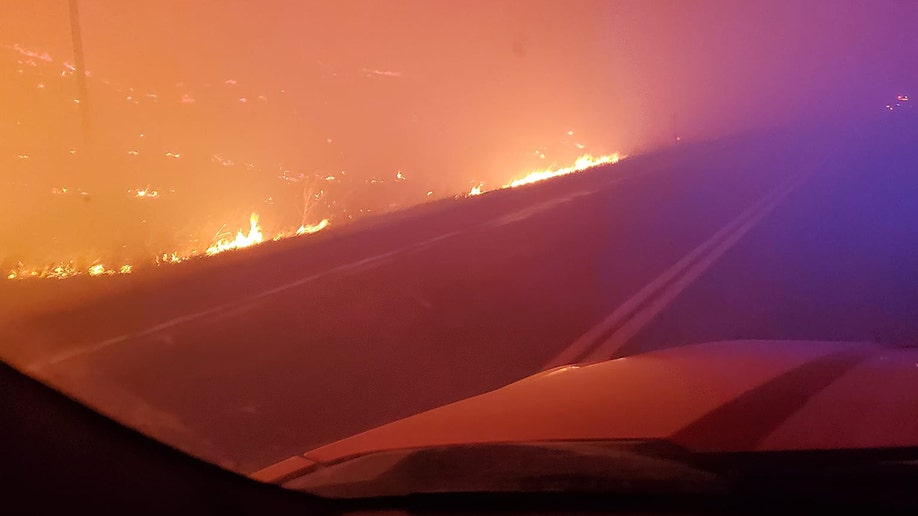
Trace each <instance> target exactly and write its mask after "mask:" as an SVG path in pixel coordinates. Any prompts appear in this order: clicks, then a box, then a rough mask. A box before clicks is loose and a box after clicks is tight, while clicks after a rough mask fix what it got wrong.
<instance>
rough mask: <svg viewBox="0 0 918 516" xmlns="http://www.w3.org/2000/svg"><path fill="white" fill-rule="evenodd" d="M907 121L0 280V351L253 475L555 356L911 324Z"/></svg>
mask: <svg viewBox="0 0 918 516" xmlns="http://www.w3.org/2000/svg"><path fill="white" fill-rule="evenodd" d="M916 134H918V131H916V129H915V127H914V124H913V123H911V121H902V120H895V121H888V120H887V121H874V122H873V123H871V124H867V125H864V124H849V125H843V126H832V127H831V129H830V128H827V127H822V128H816V127H811V128H795V129H793V130H781V131H777V130H776V131H771V132H760V133H756V134H750V135H746V136H742V137H733V138H728V139H724V140H720V141H715V142H707V143H696V144H685V145H682V144H680V145H679V146H675V147H672V148H669V149H665V150H661V151H657V152H654V153H648V154H645V155H640V156H632V157H629V158H628V159H626V160H624V161H622V162H620V163H618V164H616V165H612V166H606V167H600V168H597V169H593V170H591V171H588V172H584V173H581V174H576V175H572V176H567V177H564V178H559V179H556V180H553V181H549V182H545V183H542V184H539V185H535V186H532V187H527V188H520V189H513V190H501V191H497V192H491V193H487V194H485V195H482V196H479V197H474V198H467V199H459V200H452V199H450V200H445V201H442V202H436V203H430V204H427V205H424V206H420V207H417V208H415V209H411V210H407V211H405V212H399V213H395V214H390V215H385V216H381V217H378V218H376V219H372V220H367V221H364V222H361V223H355V224H353V225H351V226H346V227H340V228H334V229H332V230H329V231H325V232H322V233H319V234H316V235H313V236H311V237H309V238H305V239H296V240H294V241H285V242H278V243H275V244H271V245H265V246H262V247H261V248H257V249H253V250H250V251H244V252H236V253H228V254H227V255H225V256H219V257H216V258H214V259H212V260H203V261H201V262H200V263H189V264H187V266H186V265H185V264H183V265H181V266H176V267H173V268H169V270H165V269H163V270H156V271H154V272H151V273H145V274H134V275H131V276H134V277H129V278H110V279H109V278H106V279H104V280H103V281H101V282H100V281H96V280H95V279H87V281H76V280H74V281H65V282H51V283H47V282H46V283H41V284H39V283H30V282H20V283H15V284H12V285H4V286H3V289H4V290H3V292H2V293H3V297H4V298H5V301H2V304H3V305H4V306H3V309H4V313H5V314H6V316H5V317H4V318H3V327H2V328H3V329H2V334H0V338H2V342H3V344H2V345H0V354H2V356H3V358H4V360H6V361H8V362H10V363H12V364H14V365H16V366H17V367H19V368H20V369H23V370H26V371H28V372H29V373H30V374H32V375H34V376H36V377H39V378H42V379H44V380H46V381H48V382H50V383H51V384H53V385H56V386H59V387H60V388H62V389H63V390H65V391H66V392H68V393H70V394H72V395H73V396H75V397H76V398H78V399H80V400H82V401H84V402H86V403H87V404H89V405H91V406H93V407H94V408H97V409H98V410H100V411H102V412H103V413H106V414H110V415H114V416H115V417H116V418H117V419H119V420H121V421H124V422H127V423H128V424H130V425H132V426H134V427H137V428H139V429H140V430H142V431H143V432H145V433H148V434H150V435H153V436H155V437H157V438H158V439H161V440H163V441H165V442H167V443H170V444H173V445H175V446H177V447H179V448H181V449H183V450H186V451H189V452H191V453H193V454H195V455H198V456H201V457H203V458H206V459H207V460H211V461H214V462H217V463H219V464H221V465H223V466H225V467H227V468H230V469H234V470H238V471H242V472H251V471H254V470H256V469H258V468H260V467H263V466H265V465H268V464H271V463H273V462H275V461H277V460H281V459H284V458H287V457H289V456H291V455H293V454H296V453H300V452H303V451H305V450H307V449H310V448H312V447H315V446H317V445H320V444H323V443H326V442H329V441H332V440H335V439H338V438H342V437H345V436H347V435H350V434H353V433H356V432H359V431H362V430H365V429H367V428H371V427H373V426H376V425H379V424H382V423H385V422H388V421H392V420H394V419H397V418H399V417H403V416H407V415H410V414H413V413H416V412H418V411H421V410H424V409H428V408H432V407H434V406H438V405H441V404H443V403H447V402H451V401H455V400H457V399H461V398H464V397H467V396H470V395H474V394H478V393H482V392H486V391H488V390H491V389H494V388H497V387H500V386H503V385H505V384H507V383H509V382H512V381H514V380H517V379H520V378H523V377H525V376H527V375H530V374H532V373H535V372H538V371H540V370H543V369H545V368H548V367H551V366H553V365H559V364H562V363H566V362H573V361H577V362H592V361H598V360H605V359H609V358H615V357H621V356H626V355H630V354H635V353H641V352H645V351H650V350H654V349H660V348H664V347H672V346H679V345H684V344H689V343H695V342H704V341H713V340H725V339H742V338H769V339H793V340H798V339H800V340H806V339H819V340H833V339H835V340H875V341H879V342H883V343H888V344H891V345H909V344H912V345H913V344H915V342H918V252H916V250H918V225H916V224H915V222H914V221H916V220H918V202H916V199H918V174H916V173H915V170H918V145H916V142H918V138H916ZM11 283H12V282H11ZM801 345H805V344H801Z"/></svg>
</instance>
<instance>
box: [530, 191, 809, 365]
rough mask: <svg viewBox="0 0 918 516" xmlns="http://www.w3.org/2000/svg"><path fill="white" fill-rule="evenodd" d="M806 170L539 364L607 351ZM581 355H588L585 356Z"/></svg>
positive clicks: (661, 305)
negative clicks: (549, 359)
mask: <svg viewBox="0 0 918 516" xmlns="http://www.w3.org/2000/svg"><path fill="white" fill-rule="evenodd" d="M808 175H809V173H803V174H799V175H797V176H793V177H791V178H789V179H787V180H785V181H784V182H782V183H781V184H780V185H778V187H776V188H775V189H774V190H772V191H771V192H770V193H769V194H768V195H765V196H764V197H762V198H761V199H760V200H759V201H758V202H756V203H755V204H754V205H752V206H751V207H749V208H748V209H746V210H745V211H743V212H742V213H741V214H740V215H738V216H737V217H736V218H734V219H733V220H732V221H730V223H728V224H727V225H726V226H724V227H723V228H721V229H720V230H719V231H717V232H716V233H714V234H713V235H712V236H711V237H710V238H708V239H707V240H705V241H704V242H703V243H701V244H700V245H699V246H698V247H696V248H695V249H693V250H692V251H691V252H690V253H689V254H687V255H685V256H684V257H683V258H682V259H680V260H679V261H678V262H676V263H675V264H674V265H673V266H672V267H670V268H669V269H667V270H665V271H664V272H663V273H662V274H660V275H659V276H657V277H656V278H655V279H654V280H653V281H651V282H650V283H648V284H647V285H646V286H645V287H644V288H642V289H641V290H639V291H638V292H637V293H636V294H635V295H634V296H632V297H631V298H630V299H628V300H627V301H625V302H624V303H623V304H622V305H621V306H619V307H618V308H616V309H615V310H614V311H613V312H612V313H611V314H610V315H609V316H608V317H606V318H605V319H603V320H602V321H601V322H600V323H599V324H597V325H596V326H594V327H593V328H591V329H590V330H589V331H587V332H586V333H585V334H583V335H582V336H581V337H580V338H578V339H577V340H575V341H574V342H573V343H571V344H570V345H569V346H568V347H567V348H565V349H564V350H563V351H562V352H561V353H559V354H558V355H557V356H555V358H553V359H552V360H551V361H549V362H548V363H547V364H545V366H544V368H543V369H546V370H547V369H551V368H554V367H558V366H562V365H566V364H570V363H573V362H580V361H583V362H590V361H599V360H604V359H606V358H609V357H611V356H612V355H613V354H614V353H615V352H616V351H618V350H619V349H620V348H621V347H622V346H623V345H625V344H626V343H627V342H628V340H629V339H631V338H632V337H633V336H634V335H636V334H637V332H638V331H640V330H641V329H642V328H643V327H644V325H646V324H647V323H648V322H649V321H650V320H651V319H653V317H655V316H656V315H657V314H658V313H660V312H661V311H662V310H663V309H664V308H665V307H666V306H667V305H669V303H670V302H672V300H673V299H675V298H676V296H678V295H679V293H681V292H682V291H683V290H684V289H685V288H686V287H687V286H688V285H689V284H691V283H692V282H693V281H694V280H695V279H697V278H698V277H699V276H700V275H701V274H702V273H704V272H705V271H706V270H707V269H708V268H709V267H710V266H711V265H713V264H714V262H715V261H717V259H718V258H720V256H722V255H723V254H724V253H725V252H726V251H727V250H728V249H730V248H731V247H732V246H733V245H734V244H736V242H738V241H739V240H740V238H742V237H743V235H745V234H746V233H747V232H748V231H749V230H750V229H752V228H753V227H754V226H755V225H756V224H757V223H758V222H759V221H761V220H762V218H763V217H764V216H765V215H766V214H767V213H768V212H769V211H771V210H772V209H774V207H775V206H777V205H778V203H780V202H781V200H783V199H784V198H785V197H786V196H787V195H788V194H790V192H792V191H793V190H794V189H795V188H796V187H797V186H798V185H799V184H800V183H801V182H802V181H803V180H804V179H805V178H806V176H808ZM680 275H681V276H680ZM648 303H649V304H648ZM585 355H586V357H587V358H588V360H583V357H584V356H585Z"/></svg>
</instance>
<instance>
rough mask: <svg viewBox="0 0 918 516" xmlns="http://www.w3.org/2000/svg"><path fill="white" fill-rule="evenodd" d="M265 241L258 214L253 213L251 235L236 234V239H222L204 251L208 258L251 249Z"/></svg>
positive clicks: (238, 232)
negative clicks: (223, 253) (232, 251)
mask: <svg viewBox="0 0 918 516" xmlns="http://www.w3.org/2000/svg"><path fill="white" fill-rule="evenodd" d="M263 240H264V235H263V234H262V233H261V228H260V227H258V214H257V213H252V215H251V216H250V217H249V233H248V234H247V235H246V234H243V233H242V231H241V230H240V231H237V232H236V238H234V239H232V240H228V239H222V240H218V241H216V242H214V243H213V244H211V245H210V247H208V248H207V250H206V251H204V253H205V254H207V256H213V255H215V254H218V253H222V252H224V251H230V250H232V249H242V248H245V247H251V246H253V245H256V244H260V243H261V242H262V241H263Z"/></svg>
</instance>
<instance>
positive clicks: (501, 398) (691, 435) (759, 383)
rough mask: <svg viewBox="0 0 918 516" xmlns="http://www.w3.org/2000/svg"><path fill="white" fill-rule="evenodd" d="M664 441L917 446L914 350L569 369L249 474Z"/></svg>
mask: <svg viewBox="0 0 918 516" xmlns="http://www.w3.org/2000/svg"><path fill="white" fill-rule="evenodd" d="M613 439H642V440H650V439H660V440H666V441H669V442H671V443H674V444H677V445H679V446H682V447H684V448H686V449H688V450H690V451H694V452H730V451H777V450H808V449H846V448H881V447H908V446H916V445H918V349H910V348H903V349H891V348H886V347H882V346H880V345H877V344H872V343H849V342H811V341H761V340H757V341H730V342H713V343H707V344H697V345H692V346H684V347H679V348H673V349H667V350H663V351H655V352H651V353H646V354H642V355H636V356H631V357H626V358H619V359H616V360H610V361H607V362H602V363H598V364H593V365H588V366H581V367H578V366H568V367H562V368H558V369H554V370H551V371H546V372H543V373H539V374H536V375H534V376H531V377H528V378H525V379H523V380H520V381H518V382H515V383H513V384H510V385H507V386H506V387H503V388H500V389H497V390H495V391H492V392H489V393H486V394H482V395H479V396H475V397H472V398H468V399H465V400H462V401H458V402H455V403H451V404H449V405H444V406H442V407H439V408H436V409H433V410H429V411H427V412H422V413H420V414H417V415H414V416H411V417H408V418H405V419H402V420H399V421H396V422H393V423H390V424H386V425H383V426H380V427H377V428H374V429H372V430H369V431H366V432H363V433H360V434H357V435H354V436H352V437H349V438H346V439H343V440H340V441H337V442H334V443H331V444H328V445H325V446H322V447H320V448H316V449H314V450H311V451H308V452H306V453H304V454H303V455H301V456H296V457H292V458H290V459H287V460H285V461H282V462H280V463H277V464H275V465H273V466H270V467H268V468H265V469H263V470H261V471H259V472H257V473H255V474H254V475H253V478H256V479H259V480H263V481H274V482H280V481H283V480H284V479H287V478H290V476H291V475H295V474H296V473H297V472H299V471H303V470H305V469H307V468H310V467H312V466H314V465H315V464H316V463H319V464H323V463H324V464H327V463H330V462H335V461H338V460H340V459H343V458H348V457H354V456H360V455H364V454H367V453H372V452H379V451H385V450H398V449H406V448H423V447H433V446H448V445H457V444H485V443H515V442H540V441H572V440H613Z"/></svg>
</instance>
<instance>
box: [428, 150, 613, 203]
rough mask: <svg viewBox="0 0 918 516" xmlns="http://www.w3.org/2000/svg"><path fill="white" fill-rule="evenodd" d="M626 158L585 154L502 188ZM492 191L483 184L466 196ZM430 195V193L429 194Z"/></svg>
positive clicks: (479, 184) (516, 180)
mask: <svg viewBox="0 0 918 516" xmlns="http://www.w3.org/2000/svg"><path fill="white" fill-rule="evenodd" d="M624 157H625V156H621V155H619V154H618V153H614V154H605V155H602V156H593V155H592V154H583V155H581V156H580V157H579V158H577V160H576V161H574V163H573V164H571V165H569V166H567V167H561V168H556V169H551V168H549V169H545V170H536V171H534V172H530V173H528V174H526V175H525V176H523V177H521V178H520V179H514V180H513V181H510V182H509V183H507V184H505V185H504V186H502V187H501V188H517V187H520V186H524V185H529V184H532V183H538V182H540V181H545V180H546V179H552V178H555V177H559V176H565V175H567V174H573V173H575V172H582V171H584V170H587V169H589V168H593V167H598V166H600V165H611V164H613V163H618V162H619V161H620V160H621V159H622V158H624ZM487 191H490V190H485V189H484V184H483V183H478V184H477V185H476V186H473V187H472V188H471V189H470V190H469V192H468V194H466V196H468V197H471V196H473V195H481V194H482V193H484V192H487ZM428 195H430V193H428Z"/></svg>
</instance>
